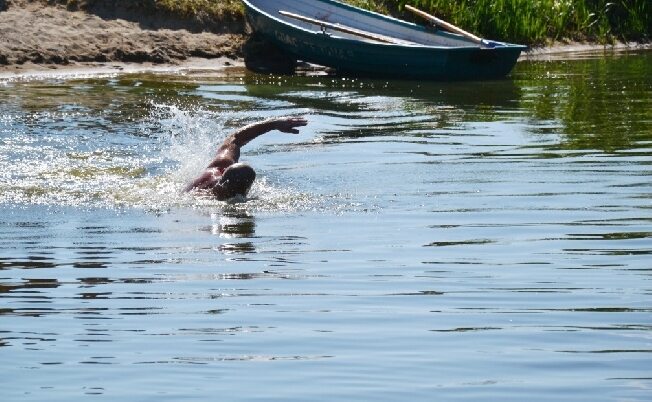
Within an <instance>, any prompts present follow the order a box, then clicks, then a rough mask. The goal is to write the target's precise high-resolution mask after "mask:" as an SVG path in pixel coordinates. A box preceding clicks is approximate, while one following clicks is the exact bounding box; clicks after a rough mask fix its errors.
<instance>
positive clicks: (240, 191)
mask: <svg viewBox="0 0 652 402" xmlns="http://www.w3.org/2000/svg"><path fill="white" fill-rule="evenodd" d="M255 179H256V172H255V171H254V169H253V168H252V167H251V166H249V165H247V164H245V163H234V164H233V165H231V166H229V167H228V168H226V170H224V173H223V174H222V177H221V178H220V181H219V182H218V183H217V185H216V186H215V187H214V188H213V194H214V195H215V196H216V197H217V199H218V200H227V199H229V198H233V197H236V196H242V197H245V196H246V195H247V193H248V192H249V189H250V188H251V185H252V184H253V183H254V180H255Z"/></svg>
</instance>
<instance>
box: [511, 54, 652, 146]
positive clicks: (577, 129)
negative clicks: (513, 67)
mask: <svg viewBox="0 0 652 402" xmlns="http://www.w3.org/2000/svg"><path fill="white" fill-rule="evenodd" d="M525 75H527V76H534V77H536V78H535V79H534V80H530V79H528V80H527V82H525V81H520V80H518V77H521V76H525ZM516 76H517V82H519V84H520V85H522V87H523V92H524V95H523V99H522V101H521V105H522V107H523V108H525V109H526V110H528V111H530V115H531V116H532V118H533V119H535V121H533V126H534V127H533V132H534V133H537V134H539V133H540V134H548V133H550V132H551V131H553V132H554V131H555V130H556V127H557V126H556V125H553V126H550V125H549V124H546V123H547V122H558V123H559V124H560V127H559V128H560V129H561V131H562V133H563V140H562V141H561V143H560V144H559V145H558V147H555V148H558V149H560V150H592V149H599V150H601V151H604V152H615V151H618V150H623V149H631V148H639V147H644V148H648V147H649V141H651V140H652V98H651V97H650V91H651V90H652V82H651V81H650V77H651V76H652V54H650V52H645V53H643V54H634V55H632V56H629V57H628V56H622V57H597V58H594V59H590V60H585V61H582V62H573V63H572V65H571V64H570V63H569V62H567V61H553V62H548V63H521V64H520V65H519V68H518V73H517V74H516ZM551 129H552V130H551ZM646 153H647V154H649V152H646Z"/></svg>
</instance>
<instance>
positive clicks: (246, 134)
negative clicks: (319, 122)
mask: <svg viewBox="0 0 652 402" xmlns="http://www.w3.org/2000/svg"><path fill="white" fill-rule="evenodd" d="M306 124H308V121H307V120H306V119H305V118H303V117H296V116H292V117H277V118H272V119H267V120H265V121H261V122H259V123H254V124H250V125H248V126H245V127H243V128H241V129H239V130H237V131H236V132H234V133H233V134H231V135H230V136H229V137H228V138H227V139H226V141H228V140H229V139H231V141H233V143H235V145H236V146H239V147H242V146H244V145H245V144H247V143H248V142H249V141H251V140H253V139H254V138H256V137H258V136H259V135H262V134H265V133H267V132H270V131H272V130H278V131H281V132H284V133H289V134H298V133H299V130H297V129H296V128H295V127H301V126H305V125H306ZM226 141H225V142H226Z"/></svg>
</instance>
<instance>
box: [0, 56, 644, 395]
mask: <svg viewBox="0 0 652 402" xmlns="http://www.w3.org/2000/svg"><path fill="white" fill-rule="evenodd" d="M0 100H1V103H0V370H1V372H2V375H0V386H1V391H0V392H1V395H2V397H1V399H2V401H74V400H82V399H84V400H86V399H87V398H88V397H89V396H88V395H94V397H95V398H99V399H103V400H133V401H150V400H151V401H154V400H156V401H159V400H174V401H180V400H183V401H186V400H201V401H205V400H278V401H288V400H296V401H308V400H310V401H313V400H374V401H378V400H386V401H397V400H468V401H477V400H497V401H498V400H500V401H505V400H514V401H522V400H525V399H527V400H564V401H569V400H577V401H588V400H591V401H599V400H623V401H624V400H628V401H648V400H650V398H651V396H652V315H651V313H652V303H651V300H652V298H651V294H652V282H651V278H652V277H651V273H652V264H651V261H652V259H651V254H652V171H651V165H652V159H651V158H650V156H652V54H650V53H643V54H631V55H620V56H612V55H608V56H606V57H602V56H600V57H595V58H585V59H580V60H566V61H554V62H523V63H519V65H518V66H517V68H516V70H515V71H514V73H513V74H512V77H511V79H509V80H501V81H492V82H485V83H455V84H446V83H424V82H410V81H406V82H399V81H372V80H364V79H354V80H352V79H344V78H341V77H329V76H326V77H324V76H316V77H294V78H289V77H265V76H258V75H253V74H249V73H235V74H234V75H231V76H227V77H225V78H208V77H203V78H202V76H201V75H192V76H184V75H172V76H164V75H128V76H105V77H102V76H100V77H91V78H76V79H75V78H66V79H64V78H56V77H50V78H47V79H42V80H28V81H25V80H12V81H4V82H2V83H0ZM297 114H298V115H305V116H307V118H308V120H309V121H310V124H309V125H308V126H307V127H305V128H302V130H301V134H299V135H290V134H283V133H278V132H275V133H270V134H267V135H266V136H263V137H260V138H258V139H256V140H255V141H254V142H252V143H251V144H249V145H248V146H247V147H246V148H245V149H244V150H243V151H244V152H243V157H242V160H244V161H247V162H248V163H250V164H251V165H253V166H254V167H255V168H256V170H257V172H258V181H257V183H256V185H255V187H254V189H253V191H252V193H251V194H250V198H249V199H248V200H247V201H246V202H229V203H223V202H218V201H215V200H212V199H210V198H202V197H200V196H197V195H188V194H183V193H181V189H182V188H183V186H184V184H185V183H187V182H188V181H189V180H191V179H192V178H193V176H194V175H195V174H197V173H198V172H199V171H200V170H201V169H202V167H203V166H205V164H206V163H207V162H208V161H209V160H210V158H211V155H212V153H213V152H214V151H215V148H216V146H217V145H218V144H219V142H220V140H221V139H223V138H224V137H225V136H226V135H227V134H228V133H229V132H230V131H231V130H232V129H234V128H236V127H239V126H241V125H244V124H247V123H251V122H254V121H257V120H259V119H263V118H267V117H270V116H281V115H297ZM241 201H242V200H241Z"/></svg>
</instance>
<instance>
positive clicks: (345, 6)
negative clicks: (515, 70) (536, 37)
mask: <svg viewBox="0 0 652 402" xmlns="http://www.w3.org/2000/svg"><path fill="white" fill-rule="evenodd" d="M242 1H243V3H245V5H246V6H247V7H250V8H252V9H254V10H256V11H257V12H259V13H260V14H263V15H265V16H266V17H268V18H270V19H272V20H274V21H276V22H277V23H280V24H282V25H286V26H289V27H291V28H293V29H297V30H300V31H303V32H306V33H308V34H311V35H319V34H322V32H320V31H313V30H310V29H306V28H303V27H301V26H298V25H295V24H293V23H291V22H288V21H286V20H285V19H282V18H279V17H277V16H274V15H272V14H270V13H268V12H266V11H264V10H262V9H261V8H259V7H257V6H255V5H253V4H252V3H251V0H242ZM317 1H319V2H322V3H329V4H331V5H333V6H335V7H338V8H343V9H347V10H349V11H354V12H357V13H360V14H366V15H368V16H371V17H373V18H376V19H382V20H385V21H387V22H390V23H393V24H398V25H403V26H404V27H406V28H409V29H413V30H415V31H420V32H425V33H429V34H432V35H439V36H444V37H449V38H451V39H458V40H459V39H464V40H466V39H465V38H464V37H463V36H462V35H458V34H455V33H451V32H446V31H443V30H441V29H439V30H437V31H435V32H428V29H427V28H426V27H425V26H422V25H418V24H415V23H412V22H409V21H404V20H401V19H398V18H395V17H391V16H388V15H384V14H380V13H377V12H374V11H370V10H365V9H363V8H360V7H355V6H352V5H350V4H345V3H342V2H340V1H336V0H317ZM388 36H391V35H388ZM329 38H330V39H331V40H335V41H344V42H349V43H350V42H355V43H362V44H364V45H367V46H389V47H400V48H409V49H432V50H446V51H464V50H466V51H468V50H469V49H481V50H483V51H487V50H499V49H512V50H513V49H521V50H525V49H527V46H524V45H519V44H514V43H507V42H499V41H493V40H492V41H491V42H493V43H495V44H498V45H499V46H495V47H490V48H485V47H482V46H480V45H477V44H475V45H474V44H469V46H444V45H441V46H435V45H425V44H420V43H415V44H414V45H412V44H399V43H382V42H368V41H363V40H360V39H352V38H347V37H343V36H333V35H329Z"/></svg>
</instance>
